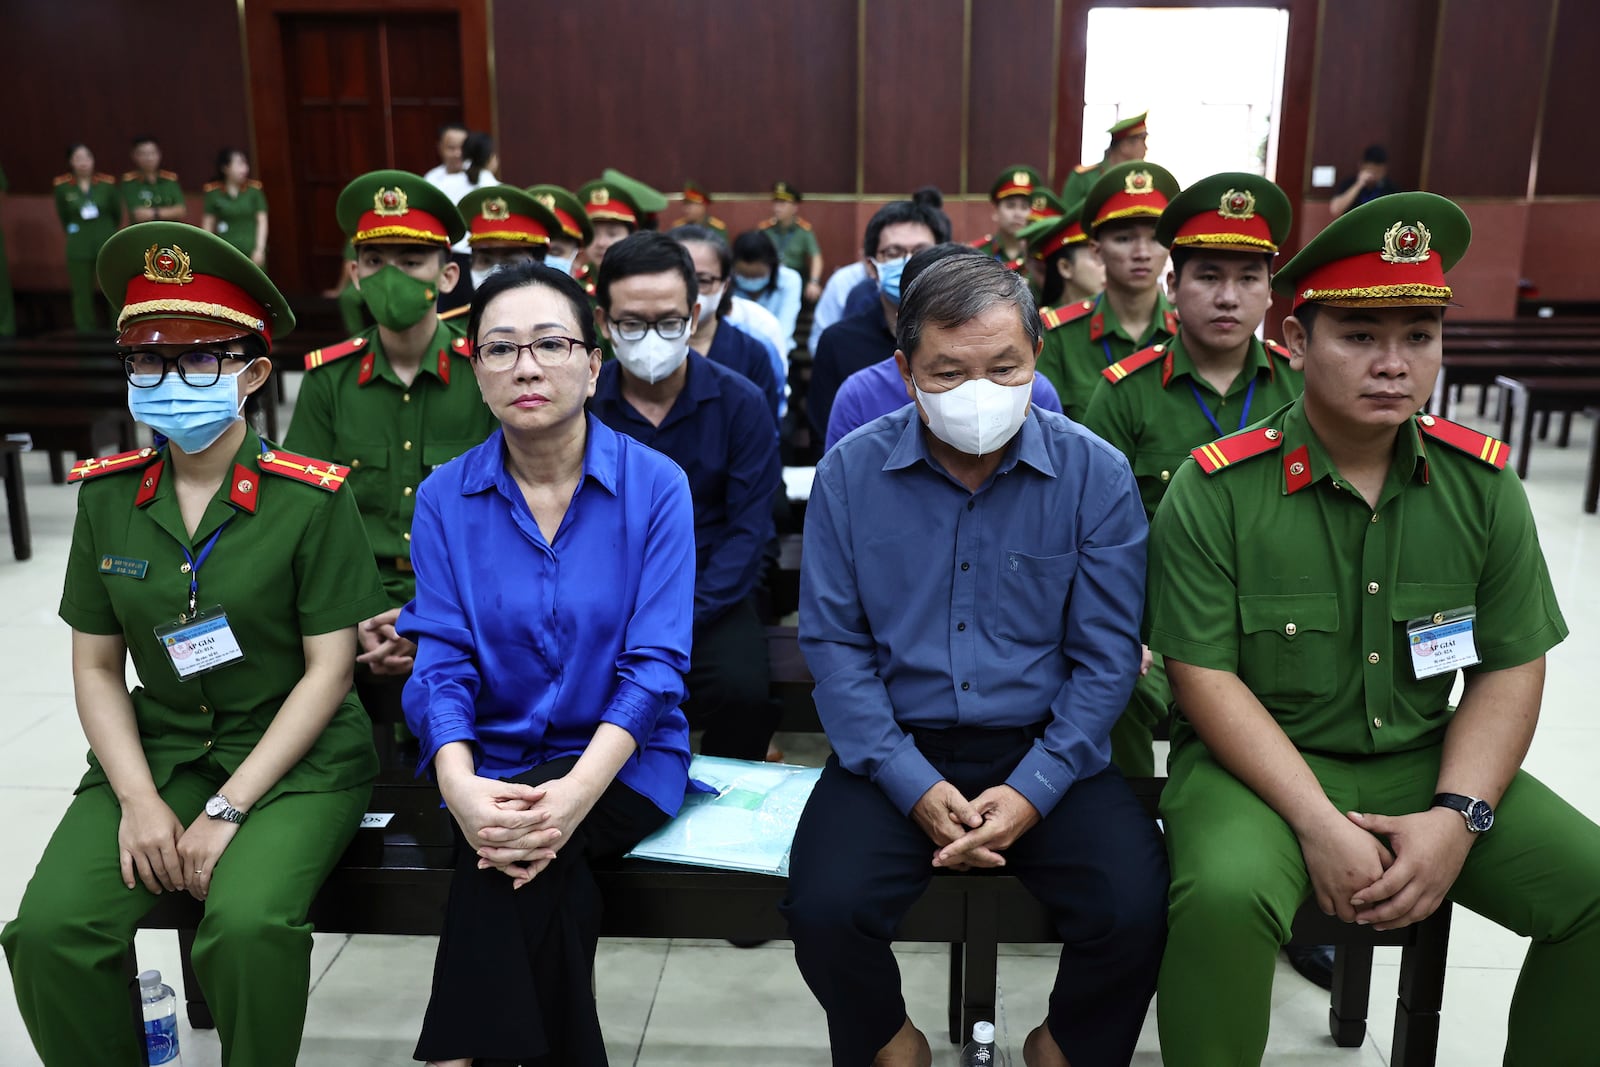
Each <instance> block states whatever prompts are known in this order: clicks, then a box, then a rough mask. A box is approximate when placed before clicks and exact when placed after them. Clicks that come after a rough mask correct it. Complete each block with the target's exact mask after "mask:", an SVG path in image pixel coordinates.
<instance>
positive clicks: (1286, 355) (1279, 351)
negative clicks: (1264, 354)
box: [1261, 341, 1294, 359]
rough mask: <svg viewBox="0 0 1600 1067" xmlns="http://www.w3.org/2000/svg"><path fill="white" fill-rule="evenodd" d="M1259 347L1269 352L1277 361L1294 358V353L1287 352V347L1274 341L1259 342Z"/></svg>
mask: <svg viewBox="0 0 1600 1067" xmlns="http://www.w3.org/2000/svg"><path fill="white" fill-rule="evenodd" d="M1261 347H1263V348H1265V349H1266V350H1267V351H1268V352H1271V353H1272V354H1273V355H1275V356H1277V357H1278V358H1279V359H1292V358H1294V353H1293V352H1291V351H1289V349H1288V347H1287V346H1285V345H1281V344H1279V343H1278V342H1276V341H1263V342H1261Z"/></svg>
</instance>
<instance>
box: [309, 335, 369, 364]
mask: <svg viewBox="0 0 1600 1067" xmlns="http://www.w3.org/2000/svg"><path fill="white" fill-rule="evenodd" d="M365 347H367V339H366V338H365V337H362V336H359V335H357V336H355V337H351V338H348V339H346V340H343V341H340V342H339V343H338V344H336V345H328V346H327V347H326V348H315V349H312V350H311V351H310V352H307V353H306V370H316V369H317V368H318V367H326V366H327V365H328V364H330V363H332V362H333V361H334V360H337V359H343V358H344V357H345V356H348V355H351V354H353V353H355V352H359V351H361V350H362V349H363V348H365Z"/></svg>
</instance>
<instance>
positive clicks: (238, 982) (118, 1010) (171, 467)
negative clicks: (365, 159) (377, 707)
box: [0, 222, 385, 1067]
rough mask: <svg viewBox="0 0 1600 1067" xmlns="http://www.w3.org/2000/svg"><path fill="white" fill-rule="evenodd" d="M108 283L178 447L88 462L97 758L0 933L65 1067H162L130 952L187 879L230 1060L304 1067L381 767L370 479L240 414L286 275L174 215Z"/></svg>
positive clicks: (133, 365)
mask: <svg viewBox="0 0 1600 1067" xmlns="http://www.w3.org/2000/svg"><path fill="white" fill-rule="evenodd" d="M98 275H99V280H100V285H101V288H102V289H104V290H105V292H106V293H107V295H108V296H110V297H113V298H114V299H116V300H118V301H122V302H124V306H123V310H122V314H121V316H120V321H119V329H120V336H119V338H118V341H119V345H120V347H121V350H122V353H123V361H124V365H125V367H126V371H127V374H128V382H129V387H130V388H129V406H130V408H131V409H132V411H133V414H134V416H135V417H136V418H138V419H139V420H140V421H142V422H144V423H146V424H147V425H149V426H150V427H151V428H152V429H153V430H155V431H156V432H157V433H159V434H161V435H163V436H165V438H166V439H167V442H166V444H165V445H164V446H163V447H162V448H160V449H140V450H138V451H136V452H129V453H124V454H122V455H117V456H110V457H107V458H105V459H95V460H88V461H85V462H83V463H80V464H79V465H78V466H77V467H75V468H74V470H73V472H72V475H71V480H74V481H80V482H83V483H84V485H83V489H82V492H81V494H80V496H79V501H78V519H77V526H76V529H75V530H74V532H73V539H72V550H71V554H70V556H69V558H68V562H67V576H66V587H65V591H64V592H63V594H62V598H61V608H60V614H61V617H62V618H63V619H64V620H65V621H66V622H67V624H68V625H70V626H71V627H72V669H73V684H74V688H75V691H76V696H77V705H78V716H79V718H80V719H81V720H82V723H83V730H84V733H85V735H86V736H87V737H88V740H89V746H90V749H91V752H90V755H89V772H88V774H86V775H85V776H84V778H83V781H82V782H81V783H79V786H78V789H77V796H76V797H75V799H74V800H73V802H72V804H71V806H70V807H69V808H68V809H67V814H66V816H65V817H64V818H63V819H62V821H61V824H60V826H59V827H57V829H56V832H55V835H54V836H53V837H52V838H51V840H50V843H49V845H47V846H46V848H45V853H44V856H43V858H42V859H41V860H40V862H39V867H38V870H37V871H36V872H35V873H34V876H33V880H32V881H31V882H30V883H29V885H28V888H27V891H26V892H25V894H24V895H23V899H22V903H21V906H20V907H19V909H18V914H17V918H16V919H15V920H14V921H12V922H11V923H10V924H8V925H7V926H6V928H5V930H4V932H3V934H0V944H3V946H4V948H5V952H6V956H7V959H8V960H9V962H10V965H11V972H12V979H13V982H14V984H15V987H16V995H17V1002H18V1006H19V1007H20V1008H21V1013H22V1017H23V1020H24V1021H25V1023H26V1024H27V1027H28V1032H29V1035H30V1036H31V1037H32V1039H33V1043H34V1046H35V1048H36V1049H37V1050H38V1052H39V1055H40V1057H41V1058H42V1059H43V1060H44V1062H45V1063H46V1064H47V1065H51V1067H54V1065H58V1064H59V1065H73V1067H76V1065H80V1064H87V1063H94V1064H107V1065H123V1064H127V1065H135V1064H139V1063H141V1062H142V1059H141V1055H140V1050H139V1043H138V1040H137V1037H136V1033H135V1031H134V1029H133V1027H131V1026H130V1025H129V1020H128V1001H127V992H126V985H125V979H124V975H123V970H122V967H123V960H124V957H125V953H126V951H127V946H128V943H129V941H130V939H131V938H132V936H133V932H134V927H135V925H136V924H137V923H138V921H139V918H140V916H142V915H143V914H144V913H145V912H146V911H147V910H148V909H149V908H150V907H151V905H152V904H153V903H154V901H155V896H156V894H159V893H163V892H179V891H185V892H188V893H189V894H190V895H192V896H194V897H196V898H197V899H199V900H202V901H204V902H205V905H206V909H205V918H204V919H203V920H202V922H201V923H200V927H199V931H198V936H197V937H196V940H195V945H194V965H195V973H196V974H197V975H198V977H199V979H200V981H201V983H202V984H203V985H204V986H205V991H206V994H207V998H208V999H209V1001H210V1003H211V1006H212V1009H213V1011H214V1013H215V1015H216V1019H217V1029H218V1031H219V1033H220V1036H221V1038H222V1061H223V1063H225V1064H230V1065H233V1067H241V1065H246V1064H249V1065H266V1064H272V1065H282V1067H289V1065H291V1064H293V1063H294V1060H295V1056H296V1054H297V1051H298V1049H299V1044H300V1031H301V1027H302V1025H303V1023H304V1018H305V1000H306V990H307V986H308V982H309V973H310V972H309V956H310V951H311V928H310V926H309V924H308V923H307V922H306V910H307V907H308V906H309V903H310V901H311V898H312V896H313V895H314V894H315V893H316V891H317V888H318V886H319V885H320V884H321V883H322V880H323V879H324V878H325V877H326V875H327V873H328V871H329V870H330V869H331V868H332V866H333V864H334V862H335V860H337V859H338V857H339V854H340V853H341V852H342V851H343V849H344V847H345V845H346V844H347V843H348V842H349V840H350V838H351V836H352V835H353V834H354V832H355V829H356V826H357V824H358V823H359V821H360V818H361V813H362V811H363V808H364V806H365V804H366V802H367V799H368V796H369V794H370V790H371V783H372V780H373V778H374V777H375V776H376V773H377V760H376V756H375V754H374V752H373V748H372V741H371V737H370V734H369V727H368V725H367V722H366V718H365V716H364V714H363V713H362V711H361V707H360V705H359V703H358V702H357V701H356V699H355V697H354V696H353V695H352V694H351V671H352V665H353V664H354V662H355V654H356V635H355V624H356V623H357V622H359V621H360V620H362V619H364V618H368V617H370V616H372V615H374V614H376V613H378V612H379V611H381V610H382V609H383V607H384V606H385V601H384V598H383V593H382V590H381V588H380V586H379V581H378V575H377V571H376V568H375V567H374V564H373V562H372V553H371V551H370V549H369V548H368V547H367V541H366V537H365V535H364V534H363V533H362V529H361V519H360V516H359V515H358V513H357V511H356V507H355V501H354V499H353V498H352V497H351V496H350V494H349V493H345V492H341V491H340V487H341V486H342V484H343V479H344V475H345V468H343V467H339V466H337V465H333V464H328V463H323V462H321V461H317V460H312V459H308V458H305V457H302V456H295V455H290V454H288V453H285V452H282V451H279V450H276V449H274V448H272V446H270V445H269V444H267V443H266V442H264V441H262V440H260V439H259V438H258V437H257V436H256V434H255V431H254V430H252V429H251V428H250V427H249V426H248V425H247V424H246V423H245V421H244V420H243V418H242V417H241V415H240V405H241V401H242V399H243V398H245V397H246V396H248V394H250V393H253V392H254V391H256V390H257V389H260V388H262V386H263V384H264V383H265V382H266V379H267V376H268V374H269V373H270V371H271V364H270V363H269V362H268V361H267V358H266V356H267V352H268V351H269V350H270V346H271V342H272V339H273V335H274V334H275V333H276V334H278V335H279V336H281V335H282V334H284V333H287V332H288V331H289V330H290V329H292V328H293V326H294V316H293V314H292V313H291V312H290V310H289V308H288V307H287V306H286V305H285V303H284V300H283V297H282V296H281V295H280V294H279V293H278V291H277V289H276V288H274V287H273V285H272V283H271V282H270V281H268V279H267V277H266V275H264V274H263V273H262V272H261V271H260V269H259V268H257V267H256V266H255V265H254V264H253V263H251V262H250V260H249V258H248V257H247V256H245V255H244V254H243V253H241V252H240V251H238V250H237V249H235V248H233V247H232V246H230V245H229V244H227V243H226V242H225V241H223V240H222V239H221V238H220V237H217V236H215V235H213V234H209V233H206V232H205V231H203V230H199V229H196V228H195V227H192V226H185V225H182V224H181V223H171V222H151V223H141V224H138V225H135V226H131V227H129V228H128V229H126V230H123V231H121V232H120V233H118V234H117V235H116V236H114V237H113V238H112V239H111V240H110V241H108V242H107V243H106V245H105V247H104V249H103V250H102V251H101V254H100V259H99V262H98ZM129 655H131V656H132V657H133V664H134V667H135V669H136V670H137V671H138V674H139V680H140V683H141V684H140V685H139V686H136V687H135V688H134V689H133V691H132V692H129V691H128V690H127V688H126V687H125V685H124V681H123V678H124V674H123V672H124V661H125V659H126V657H128V656H129Z"/></svg>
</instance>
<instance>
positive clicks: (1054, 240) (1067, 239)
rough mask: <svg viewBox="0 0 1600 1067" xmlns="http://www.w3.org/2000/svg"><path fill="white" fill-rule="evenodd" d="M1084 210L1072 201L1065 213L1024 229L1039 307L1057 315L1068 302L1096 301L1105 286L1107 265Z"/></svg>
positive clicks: (1036, 221)
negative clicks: (1086, 227)
mask: <svg viewBox="0 0 1600 1067" xmlns="http://www.w3.org/2000/svg"><path fill="white" fill-rule="evenodd" d="M1042 195H1043V194H1041V197H1042ZM1082 210H1083V205H1082V204H1073V205H1072V206H1071V207H1070V208H1069V209H1068V210H1066V211H1064V212H1057V213H1055V214H1045V215H1041V217H1039V218H1038V219H1036V220H1034V221H1033V222H1030V223H1029V224H1028V225H1027V226H1026V227H1025V228H1024V229H1023V231H1022V236H1023V238H1024V239H1025V240H1026V241H1027V242H1028V274H1029V284H1030V285H1031V286H1032V287H1033V288H1034V289H1035V290H1037V291H1038V293H1039V306H1040V307H1041V308H1044V309H1045V310H1046V311H1050V310H1052V309H1053V310H1055V311H1056V312H1057V314H1058V315H1060V314H1062V313H1063V309H1064V308H1066V307H1067V306H1068V305H1072V304H1081V303H1084V302H1087V301H1093V300H1094V298H1095V297H1097V296H1099V295H1100V294H1101V293H1102V292H1104V291H1105V287H1106V268H1105V264H1104V263H1101V262H1100V254H1099V253H1098V252H1096V251H1095V250H1094V247H1093V245H1091V244H1090V243H1089V238H1088V236H1087V235H1086V234H1085V233H1084V232H1083V224H1082V223H1081V222H1080V221H1079V220H1078V214H1079V212H1080V211H1082Z"/></svg>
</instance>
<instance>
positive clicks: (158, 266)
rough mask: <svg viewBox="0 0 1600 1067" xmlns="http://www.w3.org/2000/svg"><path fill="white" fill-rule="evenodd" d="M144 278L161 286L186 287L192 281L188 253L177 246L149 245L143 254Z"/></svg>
mask: <svg viewBox="0 0 1600 1067" xmlns="http://www.w3.org/2000/svg"><path fill="white" fill-rule="evenodd" d="M144 276H145V277H146V278H147V279H149V280H150V281H152V282H160V283H162V284H163V285H188V284H189V283H190V282H192V281H194V272H193V271H191V270H190V269H189V253H187V252H185V251H184V250H183V249H181V248H179V247H178V246H177V245H172V246H171V247H170V248H162V247H161V246H159V245H151V246H150V247H149V249H147V250H146V251H145V254H144Z"/></svg>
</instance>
